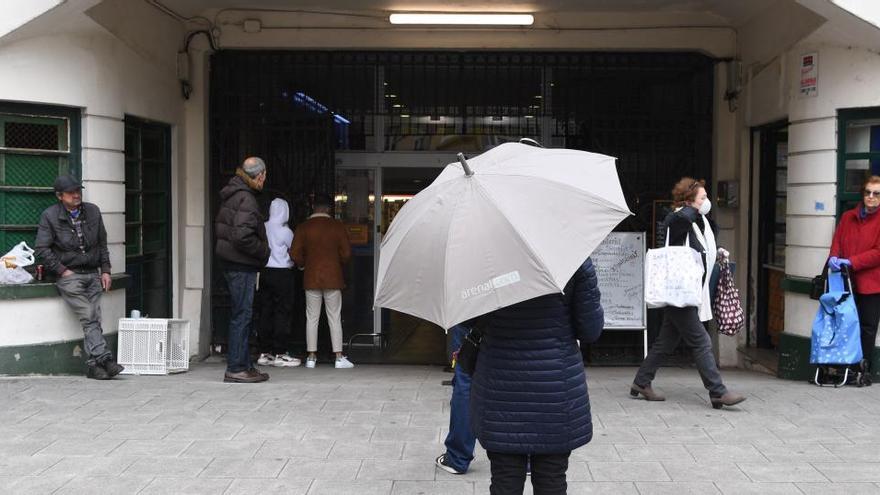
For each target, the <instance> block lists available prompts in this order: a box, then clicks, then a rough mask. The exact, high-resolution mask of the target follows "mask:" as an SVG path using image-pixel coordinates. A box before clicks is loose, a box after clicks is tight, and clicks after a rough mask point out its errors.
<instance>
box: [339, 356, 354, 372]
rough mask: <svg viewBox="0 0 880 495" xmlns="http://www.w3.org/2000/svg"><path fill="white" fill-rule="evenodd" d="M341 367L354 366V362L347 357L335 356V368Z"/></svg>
mask: <svg viewBox="0 0 880 495" xmlns="http://www.w3.org/2000/svg"><path fill="white" fill-rule="evenodd" d="M342 368H354V363H352V362H351V361H349V360H348V358H347V357H345V356H342V357H341V358H336V369H342Z"/></svg>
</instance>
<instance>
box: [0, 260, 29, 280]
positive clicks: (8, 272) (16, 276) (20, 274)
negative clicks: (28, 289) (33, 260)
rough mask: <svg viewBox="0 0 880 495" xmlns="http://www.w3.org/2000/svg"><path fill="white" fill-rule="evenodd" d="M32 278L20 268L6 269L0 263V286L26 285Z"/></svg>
mask: <svg viewBox="0 0 880 495" xmlns="http://www.w3.org/2000/svg"><path fill="white" fill-rule="evenodd" d="M33 279H34V277H33V276H32V275H31V274H30V273H28V272H27V271H25V269H24V268H22V267H20V266H19V267H16V268H6V267H5V266H4V265H3V264H2V263H0V285H17V284H26V283H29V282H30V281H31V280H33Z"/></svg>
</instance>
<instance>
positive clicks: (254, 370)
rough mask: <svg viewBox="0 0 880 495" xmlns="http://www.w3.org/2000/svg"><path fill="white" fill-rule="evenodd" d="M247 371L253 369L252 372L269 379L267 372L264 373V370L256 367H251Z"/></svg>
mask: <svg viewBox="0 0 880 495" xmlns="http://www.w3.org/2000/svg"><path fill="white" fill-rule="evenodd" d="M248 371H253V372H254V373H257V374H259V375H260V376H262V377H264V378H266V380H268V379H269V373H264V372H262V371H260V370H258V369H257V368H251V369H249V370H248Z"/></svg>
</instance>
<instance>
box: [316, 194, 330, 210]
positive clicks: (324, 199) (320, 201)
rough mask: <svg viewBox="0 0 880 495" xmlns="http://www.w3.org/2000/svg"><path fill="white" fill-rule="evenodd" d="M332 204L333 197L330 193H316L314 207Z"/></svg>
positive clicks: (327, 206) (328, 206)
mask: <svg viewBox="0 0 880 495" xmlns="http://www.w3.org/2000/svg"><path fill="white" fill-rule="evenodd" d="M332 206H333V199H332V198H331V197H330V195H329V194H324V193H319V194H315V199H313V200H312V208H330V207H332Z"/></svg>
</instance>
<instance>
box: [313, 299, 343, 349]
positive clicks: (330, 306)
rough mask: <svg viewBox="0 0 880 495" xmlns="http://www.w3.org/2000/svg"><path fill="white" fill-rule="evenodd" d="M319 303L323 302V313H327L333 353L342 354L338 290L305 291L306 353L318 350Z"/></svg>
mask: <svg viewBox="0 0 880 495" xmlns="http://www.w3.org/2000/svg"><path fill="white" fill-rule="evenodd" d="M321 301H323V302H324V312H325V313H327V325H329V326H330V343H331V344H332V345H333V352H342V291H341V290H339V289H324V290H319V289H306V351H308V352H317V350H318V320H320V318H321Z"/></svg>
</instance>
